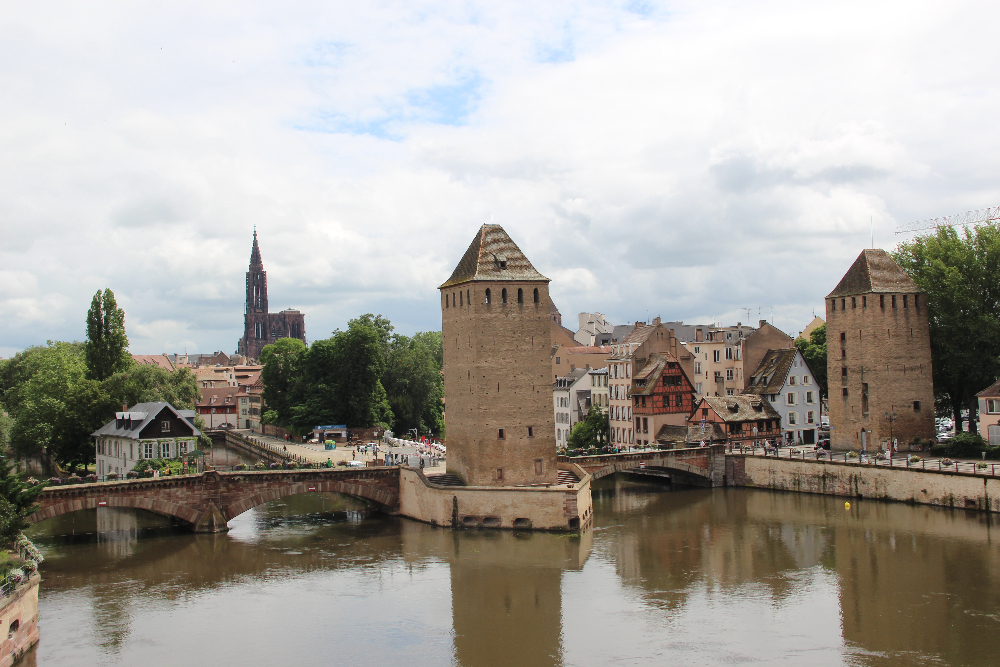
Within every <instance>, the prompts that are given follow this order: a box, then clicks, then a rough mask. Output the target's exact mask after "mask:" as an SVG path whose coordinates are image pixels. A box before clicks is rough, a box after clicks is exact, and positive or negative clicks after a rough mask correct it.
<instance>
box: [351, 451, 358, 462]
mask: <svg viewBox="0 0 1000 667" xmlns="http://www.w3.org/2000/svg"><path fill="white" fill-rule="evenodd" d="M357 453H358V451H357V450H354V451H353V452H351V460H352V461H353V460H354V459H355V458H356V455H357Z"/></svg>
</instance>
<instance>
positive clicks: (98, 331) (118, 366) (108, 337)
mask: <svg viewBox="0 0 1000 667" xmlns="http://www.w3.org/2000/svg"><path fill="white" fill-rule="evenodd" d="M84 354H85V358H86V361H87V377H89V378H90V379H92V380H98V381H101V380H106V379H107V378H109V377H111V376H112V375H114V374H115V373H120V372H122V371H125V370H127V369H128V368H129V367H130V366H132V365H133V364H134V362H133V360H132V357H131V355H129V353H128V336H127V335H125V311H124V310H122V309H121V308H119V307H118V304H117V303H116V302H115V294H114V292H112V291H111V290H110V289H106V290H104V294H101V292H100V290H98V292H97V294H95V295H94V299H93V301H91V302H90V310H89V311H88V312H87V343H86V346H85V348H84Z"/></svg>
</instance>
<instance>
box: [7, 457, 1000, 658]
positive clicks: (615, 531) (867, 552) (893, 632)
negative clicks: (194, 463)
mask: <svg viewBox="0 0 1000 667" xmlns="http://www.w3.org/2000/svg"><path fill="white" fill-rule="evenodd" d="M594 510H595V511H594V520H595V525H594V527H593V529H592V530H588V531H587V532H585V533H583V534H582V535H574V536H569V535H561V534H544V533H511V532H494V531H464V532H453V531H450V530H446V529H441V528H433V527H431V526H426V525H423V524H420V523H416V522H413V521H408V520H405V519H398V518H393V517H386V516H383V515H380V514H372V513H369V512H367V511H366V509H365V506H364V505H363V504H362V503H361V502H360V501H356V500H353V499H350V498H346V497H343V496H337V495H321V494H307V495H302V496H295V497H290V498H285V499H283V500H280V501H274V502H272V503H269V504H268V505H265V506H262V507H259V508H257V509H255V510H251V511H249V512H247V513H245V514H243V515H241V516H239V517H237V518H236V519H234V520H233V521H231V522H230V527H231V531H230V532H229V533H228V534H221V535H194V534H191V533H188V532H185V531H184V530H183V529H180V528H178V527H171V526H170V525H169V523H168V522H167V521H166V520H165V519H163V518H161V517H158V516H156V515H152V514H147V513H144V512H141V511H133V510H106V509H100V510H91V511H83V512H76V513H73V514H69V515H64V516H61V517H56V518H54V519H51V520H49V521H47V522H45V523H43V524H39V525H38V526H35V527H33V528H32V529H31V531H30V536H31V538H32V539H34V540H35V542H36V544H37V545H38V546H39V547H40V548H41V549H42V551H43V552H44V553H45V555H46V558H47V561H46V562H45V563H44V565H43V566H42V576H43V582H42V587H41V595H40V603H39V628H40V634H41V641H40V642H39V644H38V646H37V647H36V648H35V649H33V650H32V651H31V652H29V653H28V654H26V656H25V657H24V658H23V659H22V661H21V662H20V663H19V665H36V664H37V665H45V666H49V665H58V666H60V667H70V666H75V665H86V666H93V665H130V666H131V665H140V666H141V667H156V666H159V665H164V666H166V665H169V666H171V667H175V666H176V665H206V666H208V665H212V666H213V667H218V666H225V665H265V664H266V665H295V666H297V667H298V666H302V667H305V666H310V665H405V666H406V667H419V666H422V665H433V666H440V665H462V666H470V667H472V666H493V665H496V666H500V665H504V666H506V665H516V666H524V667H534V666H538V667H542V666H546V667H548V666H552V665H581V666H583V665H733V664H743V663H758V664H764V665H796V666H802V665H820V666H824V667H825V666H828V665H877V666H890V665H892V666H895V665H1000V553H998V543H997V542H996V541H994V540H995V539H996V538H1000V532H998V527H997V525H996V522H997V519H996V518H995V517H990V516H988V515H984V514H979V513H973V512H966V511H965V510H947V509H936V508H929V507H916V506H908V505H903V504H889V503H883V502H878V501H871V500H859V501H852V502H851V507H850V509H846V508H845V507H844V499H843V498H832V497H823V496H810V495H797V494H791V493H776V492H769V491H758V490H747V489H725V490H723V489H716V490H706V489H683V490H681V489H677V490H671V489H670V487H669V486H650V485H649V484H645V483H639V482H634V481H630V480H629V479H628V478H623V477H621V476H615V477H613V478H607V479H603V480H600V481H599V482H597V483H596V484H595V493H594Z"/></svg>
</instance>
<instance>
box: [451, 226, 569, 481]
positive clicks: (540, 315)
mask: <svg viewBox="0 0 1000 667" xmlns="http://www.w3.org/2000/svg"><path fill="white" fill-rule="evenodd" d="M440 290H441V316H442V317H441V319H442V333H443V337H444V387H445V400H446V403H447V406H448V427H447V434H448V472H449V473H451V474H454V475H456V476H458V477H459V478H460V479H461V480H462V481H463V482H464V483H465V484H467V485H470V486H515V485H529V484H555V482H556V477H557V473H556V443H555V423H554V417H553V412H552V382H551V380H550V379H549V373H550V372H551V361H550V359H549V351H550V347H551V335H550V331H549V329H550V319H549V279H548V278H546V277H545V276H543V275H542V274H540V273H539V272H538V271H536V270H535V267H533V266H532V265H531V262H529V261H528V258H527V257H525V256H524V253H522V252H521V250H520V248H518V247H517V245H515V244H514V242H513V241H512V240H511V238H510V237H509V236H507V233H506V232H505V231H504V230H503V228H502V227H500V225H483V226H482V228H480V230H479V232H478V233H477V234H476V237H475V238H474V239H473V240H472V244H471V245H469V249H468V250H467V251H466V252H465V256H463V257H462V261H460V262H459V263H458V266H457V267H456V268H455V271H454V272H453V273H452V275H451V278H449V279H448V280H447V281H446V282H445V283H444V284H443V285H441V287H440Z"/></svg>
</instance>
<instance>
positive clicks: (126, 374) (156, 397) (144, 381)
mask: <svg viewBox="0 0 1000 667" xmlns="http://www.w3.org/2000/svg"><path fill="white" fill-rule="evenodd" d="M101 388H102V390H103V391H104V392H105V393H106V394H107V397H108V401H109V403H108V404H107V406H106V407H105V408H104V415H105V418H104V421H102V422H101V423H102V424H103V423H105V422H107V421H108V419H110V417H109V416H108V415H109V414H111V413H114V412H115V411H117V410H119V409H120V408H121V406H123V405H124V406H128V407H131V406H133V405H135V404H136V403H155V402H157V401H165V402H167V403H169V404H170V405H172V406H174V407H175V408H177V409H178V410H191V409H193V408H194V406H195V404H196V403H197V402H198V399H199V397H200V396H201V391H200V390H199V389H198V380H197V378H196V377H195V376H194V373H192V372H191V371H190V370H189V369H187V368H179V369H177V370H176V371H168V370H167V369H165V368H161V367H159V366H152V365H148V364H133V365H132V366H131V367H130V368H128V369H127V370H125V371H121V372H118V373H115V374H114V375H112V376H111V377H109V378H108V379H107V380H105V381H104V382H102V383H101ZM111 416H113V414H111Z"/></svg>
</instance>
